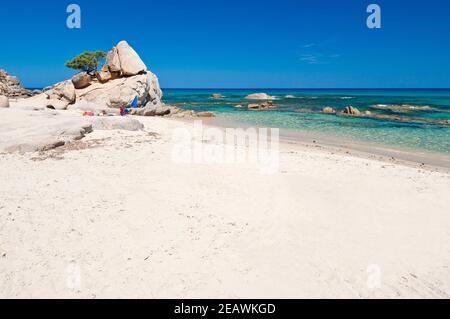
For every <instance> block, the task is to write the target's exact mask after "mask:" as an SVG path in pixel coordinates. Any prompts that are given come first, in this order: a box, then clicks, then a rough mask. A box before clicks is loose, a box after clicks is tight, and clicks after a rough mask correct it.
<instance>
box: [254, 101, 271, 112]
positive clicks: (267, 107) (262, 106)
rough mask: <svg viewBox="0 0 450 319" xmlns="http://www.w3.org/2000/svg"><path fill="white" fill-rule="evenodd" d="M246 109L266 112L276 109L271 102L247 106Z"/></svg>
mask: <svg viewBox="0 0 450 319" xmlns="http://www.w3.org/2000/svg"><path fill="white" fill-rule="evenodd" d="M248 109H249V110H252V111H266V110H273V109H276V106H275V104H273V102H270V101H269V102H264V103H252V104H249V105H248Z"/></svg>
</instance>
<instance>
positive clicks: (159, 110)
mask: <svg viewBox="0 0 450 319" xmlns="http://www.w3.org/2000/svg"><path fill="white" fill-rule="evenodd" d="M170 112H171V110H170V108H169V107H167V106H163V105H154V104H152V103H148V104H147V105H146V106H145V107H142V108H136V109H131V111H130V114H131V115H140V116H165V115H169V114H170Z"/></svg>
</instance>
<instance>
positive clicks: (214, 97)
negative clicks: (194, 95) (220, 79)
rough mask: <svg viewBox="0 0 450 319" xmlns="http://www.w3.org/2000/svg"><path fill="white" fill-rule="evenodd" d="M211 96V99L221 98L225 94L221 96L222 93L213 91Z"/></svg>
mask: <svg viewBox="0 0 450 319" xmlns="http://www.w3.org/2000/svg"><path fill="white" fill-rule="evenodd" d="M211 97H212V98H213V99H223V98H224V97H225V96H223V95H222V94H219V93H214V94H213V95H211Z"/></svg>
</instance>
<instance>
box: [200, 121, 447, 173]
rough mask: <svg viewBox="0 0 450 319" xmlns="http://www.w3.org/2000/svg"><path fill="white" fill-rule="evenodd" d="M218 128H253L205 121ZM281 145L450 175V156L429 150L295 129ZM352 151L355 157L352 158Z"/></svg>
mask: <svg viewBox="0 0 450 319" xmlns="http://www.w3.org/2000/svg"><path fill="white" fill-rule="evenodd" d="M205 122H206V123H207V124H210V125H211V126H215V127H218V128H222V129H224V128H244V129H245V128H249V127H258V128H259V127H261V126H252V125H250V124H248V123H243V122H239V121H235V120H229V119H224V118H221V117H220V115H219V116H217V117H216V118H213V119H211V120H207V121H205ZM280 142H282V143H288V144H292V145H300V146H308V147H311V146H313V147H323V148H325V149H326V150H328V151H333V152H337V153H340V154H347V155H352V156H358V157H362V158H366V159H367V158H368V159H374V158H377V159H379V160H381V161H385V162H389V163H402V164H404V165H407V166H413V167H420V168H426V167H428V168H430V169H438V170H441V171H445V172H447V173H450V156H447V155H445V154H444V153H437V152H432V151H428V150H423V151H421V150H416V149H409V148H401V147H396V146H391V145H381V144H377V143H373V142H370V141H363V140H354V139H353V140H352V139H350V138H348V137H339V138H333V137H332V136H329V135H327V134H322V133H313V132H306V131H302V130H295V129H280ZM349 151H350V152H351V154H349Z"/></svg>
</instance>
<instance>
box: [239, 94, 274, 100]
mask: <svg viewBox="0 0 450 319" xmlns="http://www.w3.org/2000/svg"><path fill="white" fill-rule="evenodd" d="M246 99H247V100H275V99H276V97H275V96H270V95H268V94H266V93H255V94H250V95H248V96H247V97H246Z"/></svg>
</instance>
